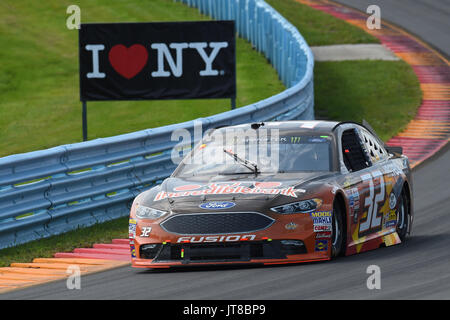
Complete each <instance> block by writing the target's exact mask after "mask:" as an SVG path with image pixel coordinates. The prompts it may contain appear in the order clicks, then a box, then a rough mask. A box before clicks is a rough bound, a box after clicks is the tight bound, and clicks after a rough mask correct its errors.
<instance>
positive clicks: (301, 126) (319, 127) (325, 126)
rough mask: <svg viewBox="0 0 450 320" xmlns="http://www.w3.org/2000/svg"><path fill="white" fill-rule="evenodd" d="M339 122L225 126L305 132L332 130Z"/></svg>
mask: <svg viewBox="0 0 450 320" xmlns="http://www.w3.org/2000/svg"><path fill="white" fill-rule="evenodd" d="M339 123H340V122H338V121H325V120H292V121H270V122H256V123H246V124H241V125H236V126H230V127H225V128H242V129H250V128H251V127H252V125H253V126H254V125H257V128H258V126H259V128H265V129H275V128H279V129H281V130H299V131H305V132H311V131H313V132H330V133H331V132H332V131H333V129H334V127H336V126H337V125H338V124H339Z"/></svg>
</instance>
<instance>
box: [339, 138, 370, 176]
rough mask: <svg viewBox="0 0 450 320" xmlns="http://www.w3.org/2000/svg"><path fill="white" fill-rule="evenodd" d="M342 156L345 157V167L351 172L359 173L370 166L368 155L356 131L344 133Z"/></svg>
mask: <svg viewBox="0 0 450 320" xmlns="http://www.w3.org/2000/svg"><path fill="white" fill-rule="evenodd" d="M342 154H343V155H344V163H345V166H346V167H347V169H348V170H349V171H358V170H361V169H364V168H367V167H368V166H369V162H368V160H367V158H366V154H365V153H364V150H363V149H362V147H361V143H360V140H359V137H358V135H357V133H356V131H355V130H354V129H350V130H346V131H344V132H343V133H342Z"/></svg>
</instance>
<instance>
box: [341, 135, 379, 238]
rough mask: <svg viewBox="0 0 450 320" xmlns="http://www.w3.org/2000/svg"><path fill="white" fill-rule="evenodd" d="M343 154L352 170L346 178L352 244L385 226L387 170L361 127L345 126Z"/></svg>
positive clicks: (349, 234)
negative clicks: (371, 151) (376, 158)
mask: <svg viewBox="0 0 450 320" xmlns="http://www.w3.org/2000/svg"><path fill="white" fill-rule="evenodd" d="M341 147H342V150H341V152H342V157H343V160H344V164H345V166H346V168H347V170H348V173H347V175H346V181H345V182H344V187H345V189H344V190H345V193H346V195H347V199H348V202H349V209H350V210H349V211H350V212H349V218H350V219H349V225H348V228H347V230H348V234H347V239H349V240H350V242H349V245H351V244H352V242H353V243H359V242H360V239H361V238H364V237H365V236H367V235H370V234H373V233H375V232H377V231H380V230H381V229H382V221H383V217H382V210H380V208H381V207H382V206H383V204H384V201H385V192H386V190H385V181H384V173H383V171H382V170H381V169H380V168H379V167H378V166H377V165H376V164H374V163H372V159H371V158H370V156H369V153H368V152H367V149H366V147H365V144H364V142H363V140H362V136H361V133H360V131H359V130H358V128H357V127H353V128H351V129H347V130H344V131H343V133H342V137H341Z"/></svg>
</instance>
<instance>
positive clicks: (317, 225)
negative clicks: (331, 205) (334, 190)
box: [309, 211, 333, 232]
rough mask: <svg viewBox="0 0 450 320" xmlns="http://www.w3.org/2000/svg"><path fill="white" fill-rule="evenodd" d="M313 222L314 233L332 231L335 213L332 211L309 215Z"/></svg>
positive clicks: (316, 212)
mask: <svg viewBox="0 0 450 320" xmlns="http://www.w3.org/2000/svg"><path fill="white" fill-rule="evenodd" d="M309 215H310V216H311V219H312V221H313V231H314V232H323V231H331V230H332V228H331V224H332V222H333V218H332V217H333V212H332V211H315V212H311V213H310V214H309Z"/></svg>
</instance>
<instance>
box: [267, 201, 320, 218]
mask: <svg viewBox="0 0 450 320" xmlns="http://www.w3.org/2000/svg"><path fill="white" fill-rule="evenodd" d="M321 205H322V200H321V199H318V198H315V199H308V200H302V201H298V202H293V203H288V204H285V205H281V206H277V207H273V208H271V209H270V210H272V211H274V212H276V213H280V214H292V213H309V212H312V211H315V210H316V209H318V208H319V207H320V206H321Z"/></svg>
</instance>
